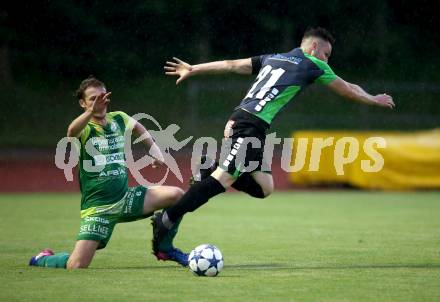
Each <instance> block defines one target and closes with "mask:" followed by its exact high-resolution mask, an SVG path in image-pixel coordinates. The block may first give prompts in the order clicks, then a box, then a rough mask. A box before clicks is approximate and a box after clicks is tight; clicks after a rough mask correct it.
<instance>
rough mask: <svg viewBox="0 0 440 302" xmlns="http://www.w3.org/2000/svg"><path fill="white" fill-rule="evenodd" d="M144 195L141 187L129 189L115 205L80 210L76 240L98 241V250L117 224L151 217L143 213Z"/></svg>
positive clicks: (143, 188)
mask: <svg viewBox="0 0 440 302" xmlns="http://www.w3.org/2000/svg"><path fill="white" fill-rule="evenodd" d="M146 193H147V188H145V187H143V186H137V187H131V188H128V190H127V193H125V195H124V197H123V198H122V199H121V200H119V201H117V202H115V203H112V204H108V205H102V206H97V207H91V208H88V209H85V210H82V211H81V225H80V229H79V233H78V236H77V240H95V241H99V246H98V249H103V248H105V247H106V245H107V243H108V241H109V240H110V237H111V236H112V233H113V229H114V228H115V225H116V224H117V223H120V222H129V221H134V220H139V219H143V218H146V217H149V216H151V215H152V213H150V214H144V213H143V210H144V199H145V194H146Z"/></svg>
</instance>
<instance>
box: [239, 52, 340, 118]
mask: <svg viewBox="0 0 440 302" xmlns="http://www.w3.org/2000/svg"><path fill="white" fill-rule="evenodd" d="M252 73H253V74H256V73H258V76H257V78H256V80H255V82H254V84H253V85H252V87H251V88H250V89H249V91H248V93H247V95H246V96H245V98H244V99H243V100H242V101H241V103H240V105H239V106H238V107H237V108H236V109H239V108H240V109H244V110H246V111H248V112H250V113H252V114H253V115H256V116H258V117H259V118H261V119H262V120H264V121H265V122H267V123H268V124H270V123H271V122H272V120H273V119H274V118H275V116H276V115H277V114H278V112H280V110H281V109H282V108H283V107H284V106H285V105H286V104H287V103H288V102H289V101H290V100H292V99H293V97H295V96H296V95H297V94H298V93H299V92H300V91H301V90H302V89H304V88H305V87H307V86H308V85H310V84H312V83H315V82H317V83H322V84H328V83H330V82H331V81H333V80H334V79H336V75H335V73H334V72H333V70H332V69H331V68H330V66H328V64H327V63H325V62H324V61H321V60H319V59H317V58H315V57H313V56H311V55H309V54H307V53H304V52H303V51H302V49H301V48H295V49H293V50H292V51H290V52H287V53H281V54H270V55H261V56H257V57H252Z"/></svg>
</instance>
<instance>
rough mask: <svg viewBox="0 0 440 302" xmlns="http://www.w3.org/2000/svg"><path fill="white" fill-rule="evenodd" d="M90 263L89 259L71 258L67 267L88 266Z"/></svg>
mask: <svg viewBox="0 0 440 302" xmlns="http://www.w3.org/2000/svg"><path fill="white" fill-rule="evenodd" d="M89 264H90V262H89V261H84V260H81V259H69V261H67V265H66V268H67V269H78V268H88V267H89Z"/></svg>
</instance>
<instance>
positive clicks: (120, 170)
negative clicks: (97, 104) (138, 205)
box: [79, 111, 134, 210]
mask: <svg viewBox="0 0 440 302" xmlns="http://www.w3.org/2000/svg"><path fill="white" fill-rule="evenodd" d="M106 120H107V124H106V125H105V126H101V125H98V124H95V123H93V122H89V123H88V124H87V126H86V127H85V128H84V130H83V131H82V133H81V136H80V142H81V149H80V161H79V184H80V189H81V194H82V199H81V210H84V209H88V208H90V207H96V206H100V205H107V204H112V203H115V202H117V201H119V200H121V199H122V198H123V197H124V195H125V194H126V192H127V189H128V175H127V168H126V166H125V153H124V145H125V144H124V133H125V130H126V129H128V128H132V127H133V125H134V120H132V119H131V118H130V117H129V116H128V115H127V114H126V113H124V112H122V111H116V112H109V113H107V115H106ZM91 146H93V147H94V148H95V149H96V150H97V151H98V152H91V149H92V148H90V147H91Z"/></svg>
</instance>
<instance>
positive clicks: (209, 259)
mask: <svg viewBox="0 0 440 302" xmlns="http://www.w3.org/2000/svg"><path fill="white" fill-rule="evenodd" d="M188 260H189V269H190V270H191V271H192V272H193V273H194V274H195V275H197V276H205V277H215V276H217V275H218V273H220V271H221V270H222V268H223V256H222V253H221V252H220V250H219V249H218V248H217V247H216V246H215V245H212V244H202V245H199V246H198V247H196V248H195V249H193V250H192V251H191V253H190V254H189V257H188Z"/></svg>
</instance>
